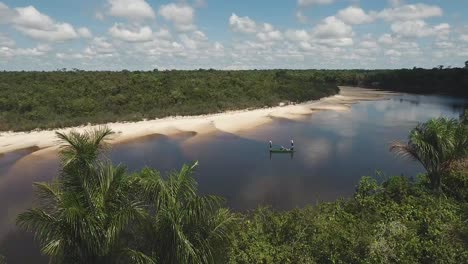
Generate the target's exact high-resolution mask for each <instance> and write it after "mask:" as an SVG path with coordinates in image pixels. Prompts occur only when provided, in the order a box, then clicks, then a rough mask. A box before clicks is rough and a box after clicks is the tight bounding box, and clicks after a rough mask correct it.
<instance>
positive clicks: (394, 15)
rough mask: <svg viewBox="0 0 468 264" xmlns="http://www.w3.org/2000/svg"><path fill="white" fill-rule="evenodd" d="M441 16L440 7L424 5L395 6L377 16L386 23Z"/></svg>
mask: <svg viewBox="0 0 468 264" xmlns="http://www.w3.org/2000/svg"><path fill="white" fill-rule="evenodd" d="M442 15H443V11H442V9H441V8H440V7H438V6H434V5H426V4H414V5H401V6H395V7H393V8H386V9H384V10H382V11H380V12H379V13H378V14H377V16H378V17H379V18H382V19H384V20H387V21H402V20H418V19H425V18H430V17H440V16H442Z"/></svg>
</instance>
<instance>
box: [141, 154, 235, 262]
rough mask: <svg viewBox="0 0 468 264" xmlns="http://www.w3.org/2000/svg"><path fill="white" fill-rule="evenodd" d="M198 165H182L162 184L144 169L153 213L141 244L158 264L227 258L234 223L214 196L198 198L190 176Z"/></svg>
mask: <svg viewBox="0 0 468 264" xmlns="http://www.w3.org/2000/svg"><path fill="white" fill-rule="evenodd" d="M196 166H197V163H195V164H193V165H191V166H188V165H184V166H183V167H182V169H181V170H180V171H178V172H174V173H172V174H170V176H169V177H168V178H167V179H166V180H164V179H163V178H161V177H160V175H159V173H158V172H156V171H154V170H151V169H144V170H143V171H142V172H141V174H140V177H141V179H144V181H146V183H145V184H144V186H146V188H144V190H145V193H146V194H148V196H147V197H148V198H149V200H150V201H151V202H152V203H153V205H154V211H155V212H156V213H155V214H154V215H153V216H152V218H151V223H150V224H149V230H148V231H147V233H146V236H147V237H146V239H145V240H144V243H146V244H149V248H147V250H149V251H151V252H156V254H157V257H158V260H159V261H161V263H220V262H222V260H221V259H222V258H223V257H224V256H226V254H225V249H226V247H225V246H226V245H227V243H228V242H229V239H230V235H231V233H232V232H231V231H232V228H233V224H234V223H235V221H236V219H235V217H234V215H233V214H232V213H230V212H229V210H228V209H225V208H222V207H221V205H222V199H221V198H220V197H217V196H212V195H208V196H200V195H198V194H197V183H196V181H195V179H194V178H193V177H192V172H193V170H194V168H195V167H196Z"/></svg>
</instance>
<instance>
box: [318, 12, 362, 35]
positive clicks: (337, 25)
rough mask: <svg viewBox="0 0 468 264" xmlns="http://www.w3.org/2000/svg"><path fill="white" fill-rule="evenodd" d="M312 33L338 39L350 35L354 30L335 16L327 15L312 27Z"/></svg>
mask: <svg viewBox="0 0 468 264" xmlns="http://www.w3.org/2000/svg"><path fill="white" fill-rule="evenodd" d="M313 34H314V35H315V36H316V37H318V38H325V39H338V38H349V37H352V36H353V35H354V32H353V28H352V27H351V26H349V25H347V24H345V23H344V22H343V21H341V20H340V19H338V18H336V17H335V16H329V17H327V18H325V19H324V20H323V21H322V22H321V23H320V24H318V25H317V26H316V27H315V28H314V29H313Z"/></svg>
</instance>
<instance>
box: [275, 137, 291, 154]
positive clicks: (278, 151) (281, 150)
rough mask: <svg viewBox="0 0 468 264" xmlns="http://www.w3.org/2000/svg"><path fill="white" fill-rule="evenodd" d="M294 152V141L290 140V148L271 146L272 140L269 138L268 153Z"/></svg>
mask: <svg viewBox="0 0 468 264" xmlns="http://www.w3.org/2000/svg"><path fill="white" fill-rule="evenodd" d="M293 152H294V141H293V140H291V148H285V147H283V146H281V147H280V148H273V142H272V141H271V140H270V153H293Z"/></svg>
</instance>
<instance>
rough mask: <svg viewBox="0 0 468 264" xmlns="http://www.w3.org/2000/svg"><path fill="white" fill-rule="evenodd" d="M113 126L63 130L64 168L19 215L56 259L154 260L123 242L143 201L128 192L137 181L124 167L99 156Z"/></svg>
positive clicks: (39, 188)
mask: <svg viewBox="0 0 468 264" xmlns="http://www.w3.org/2000/svg"><path fill="white" fill-rule="evenodd" d="M111 134H112V133H111V131H110V130H109V129H107V128H101V129H97V130H93V131H88V132H85V133H77V132H72V133H70V134H60V133H58V137H59V138H60V139H61V140H62V142H63V143H64V144H63V145H62V148H61V151H60V158H61V160H62V173H61V174H60V177H59V178H58V179H57V180H55V181H54V182H53V183H50V184H49V183H36V184H35V187H36V191H37V196H38V197H39V204H38V207H36V208H33V209H30V210H28V211H26V212H24V213H22V214H20V215H19V216H18V218H17V224H18V226H19V227H20V228H22V229H24V230H26V231H30V232H34V233H35V236H36V238H37V239H38V240H39V241H40V243H41V246H42V248H41V251H42V253H43V254H45V255H47V256H49V257H50V259H51V262H52V263H116V262H119V261H123V262H126V261H129V260H132V262H135V263H152V262H153V260H152V259H151V258H149V257H147V256H145V255H144V254H142V253H140V252H138V251H135V250H131V249H129V248H127V247H126V245H125V244H122V243H120V242H121V241H120V237H121V234H122V232H123V230H124V229H125V227H126V226H127V225H128V224H129V223H130V222H131V221H134V220H137V219H143V218H144V217H145V216H146V211H145V208H144V206H143V204H142V203H141V202H140V200H139V199H138V198H137V197H135V196H133V195H128V193H129V192H128V191H129V190H130V189H132V185H133V184H135V183H134V181H132V180H131V179H130V178H129V177H128V176H127V175H126V172H125V168H124V167H122V166H117V167H114V166H112V165H109V164H108V162H107V161H105V160H102V159H99V157H100V156H101V155H102V150H103V149H104V146H105V141H106V139H107V138H108V137H109V135H111Z"/></svg>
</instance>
